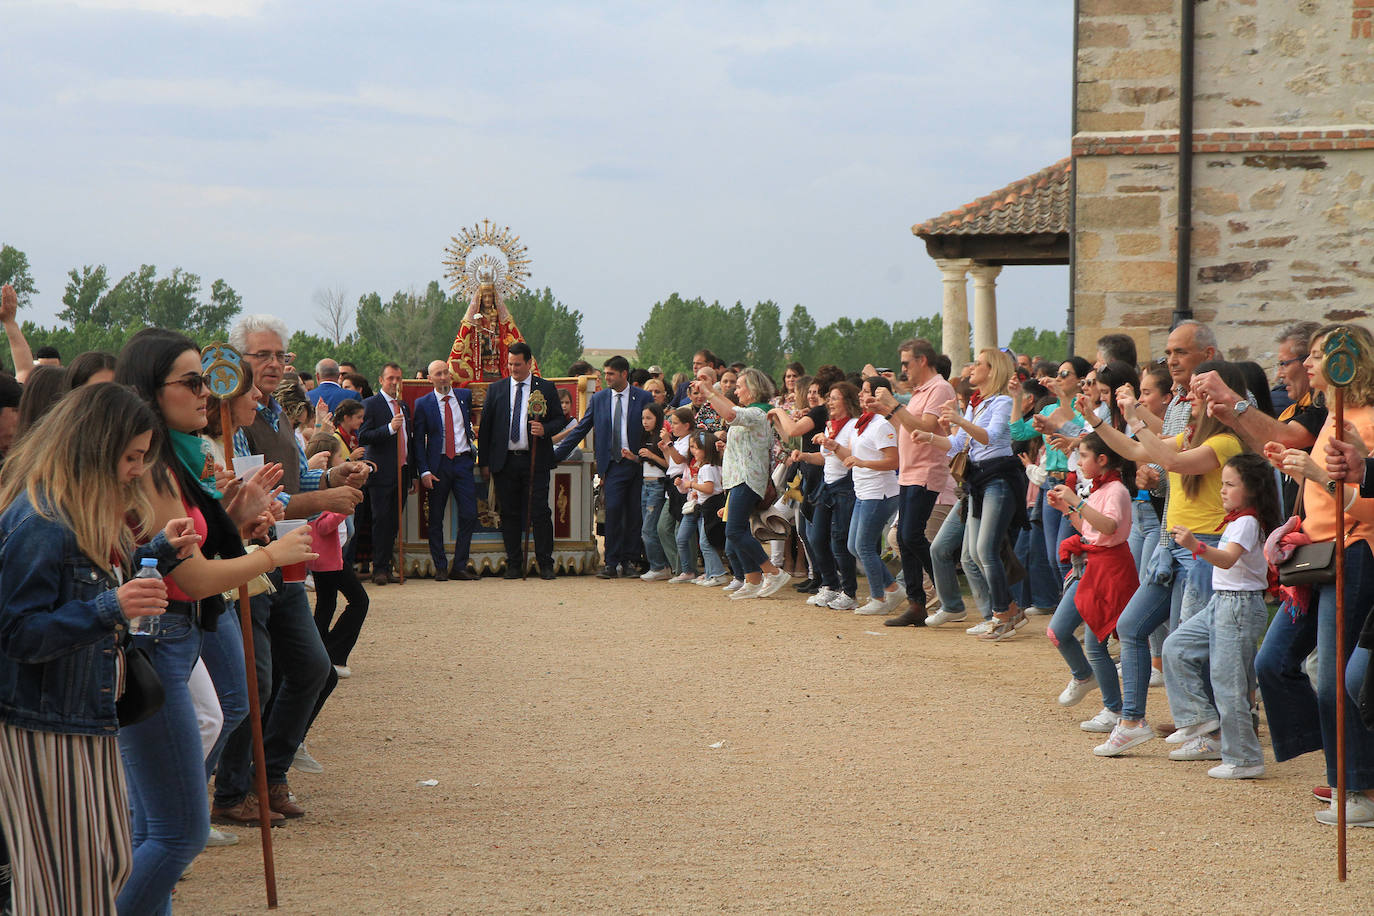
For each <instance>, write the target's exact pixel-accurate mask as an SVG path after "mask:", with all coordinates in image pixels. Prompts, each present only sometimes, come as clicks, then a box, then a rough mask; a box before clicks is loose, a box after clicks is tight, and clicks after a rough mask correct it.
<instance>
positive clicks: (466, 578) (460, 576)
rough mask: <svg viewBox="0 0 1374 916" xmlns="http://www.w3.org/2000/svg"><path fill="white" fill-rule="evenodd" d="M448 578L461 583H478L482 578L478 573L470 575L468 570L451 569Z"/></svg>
mask: <svg viewBox="0 0 1374 916" xmlns="http://www.w3.org/2000/svg"><path fill="white" fill-rule="evenodd" d="M448 577H449V578H450V579H456V580H457V581H459V582H476V581H477V580H478V579H479V578H481V577H480V576H478V575H477V574H476V573H470V572H468V571H467V570H466V569H456V568H455V569H450V570H449V571H448Z"/></svg>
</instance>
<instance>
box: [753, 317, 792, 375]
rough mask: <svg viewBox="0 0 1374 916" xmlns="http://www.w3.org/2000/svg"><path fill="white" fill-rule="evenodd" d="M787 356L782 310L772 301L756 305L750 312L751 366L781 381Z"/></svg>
mask: <svg viewBox="0 0 1374 916" xmlns="http://www.w3.org/2000/svg"><path fill="white" fill-rule="evenodd" d="M785 355H786V354H785V353H784V351H783V346H782V309H780V308H778V304H777V303H776V302H774V301H773V300H772V299H769V300H768V301H767V302H759V303H757V304H755V305H754V308H753V309H752V310H751V311H750V312H749V360H748V362H749V365H751V366H753V367H754V368H755V369H762V370H763V371H764V372H767V373H768V374H769V375H771V376H773V377H774V378H779V379H780V378H782V366H783V363H784V362H785V359H784V357H785Z"/></svg>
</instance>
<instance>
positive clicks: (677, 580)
mask: <svg viewBox="0 0 1374 916" xmlns="http://www.w3.org/2000/svg"><path fill="white" fill-rule="evenodd" d="M696 578H697V577H696V576H694V575H692V574H691V573H678V574H677V575H676V576H673V578H671V579H669V580H668V584H669V585H680V584H682V583H683V582H695V581H696Z"/></svg>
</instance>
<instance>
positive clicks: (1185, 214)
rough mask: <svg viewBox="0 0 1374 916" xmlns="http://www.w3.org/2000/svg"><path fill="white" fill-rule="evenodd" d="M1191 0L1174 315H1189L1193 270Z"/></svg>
mask: <svg viewBox="0 0 1374 916" xmlns="http://www.w3.org/2000/svg"><path fill="white" fill-rule="evenodd" d="M1194 3H1195V0H1183V16H1182V23H1181V28H1182V32H1183V35H1182V41H1181V43H1180V48H1179V52H1180V53H1179V73H1178V232H1177V235H1176V236H1175V238H1176V239H1177V242H1178V259H1177V276H1176V277H1175V287H1174V319H1173V322H1172V323H1171V325H1170V326H1171V327H1172V326H1176V325H1177V324H1178V323H1179V322H1180V321H1189V320H1191V319H1192V317H1193V305H1192V296H1191V281H1192V271H1193V54H1194V39H1195V34H1196V30H1195V28H1194V12H1195V9H1194Z"/></svg>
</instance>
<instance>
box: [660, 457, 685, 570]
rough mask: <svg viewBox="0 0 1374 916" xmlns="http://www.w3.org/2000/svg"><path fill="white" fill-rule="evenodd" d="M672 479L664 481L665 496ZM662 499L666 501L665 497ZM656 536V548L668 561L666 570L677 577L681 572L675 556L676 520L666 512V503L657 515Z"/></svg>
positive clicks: (671, 514) (671, 484)
mask: <svg viewBox="0 0 1374 916" xmlns="http://www.w3.org/2000/svg"><path fill="white" fill-rule="evenodd" d="M674 479H675V478H672V477H669V478H667V479H666V482H665V483H664V485H663V491H664V493H665V494H666V493H667V492H668V488H669V487H671V486H673V480H674ZM664 498H665V500H666V498H667V497H666V496H665V497H664ZM656 534H657V535H658V547H659V549H660V550H662V551H663V556H664V557H665V558H666V559H667V560H668V568H669V569H671V570H672V571H673V575H677V574H678V573H680V572H682V569H681V567H680V565H679V563H678V556H677V519H675V518H673V513H671V512H669V511H668V505H667V503H666V502H665V503H664V505H663V511H662V512H660V513H659V514H658V531H657V532H656Z"/></svg>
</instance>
